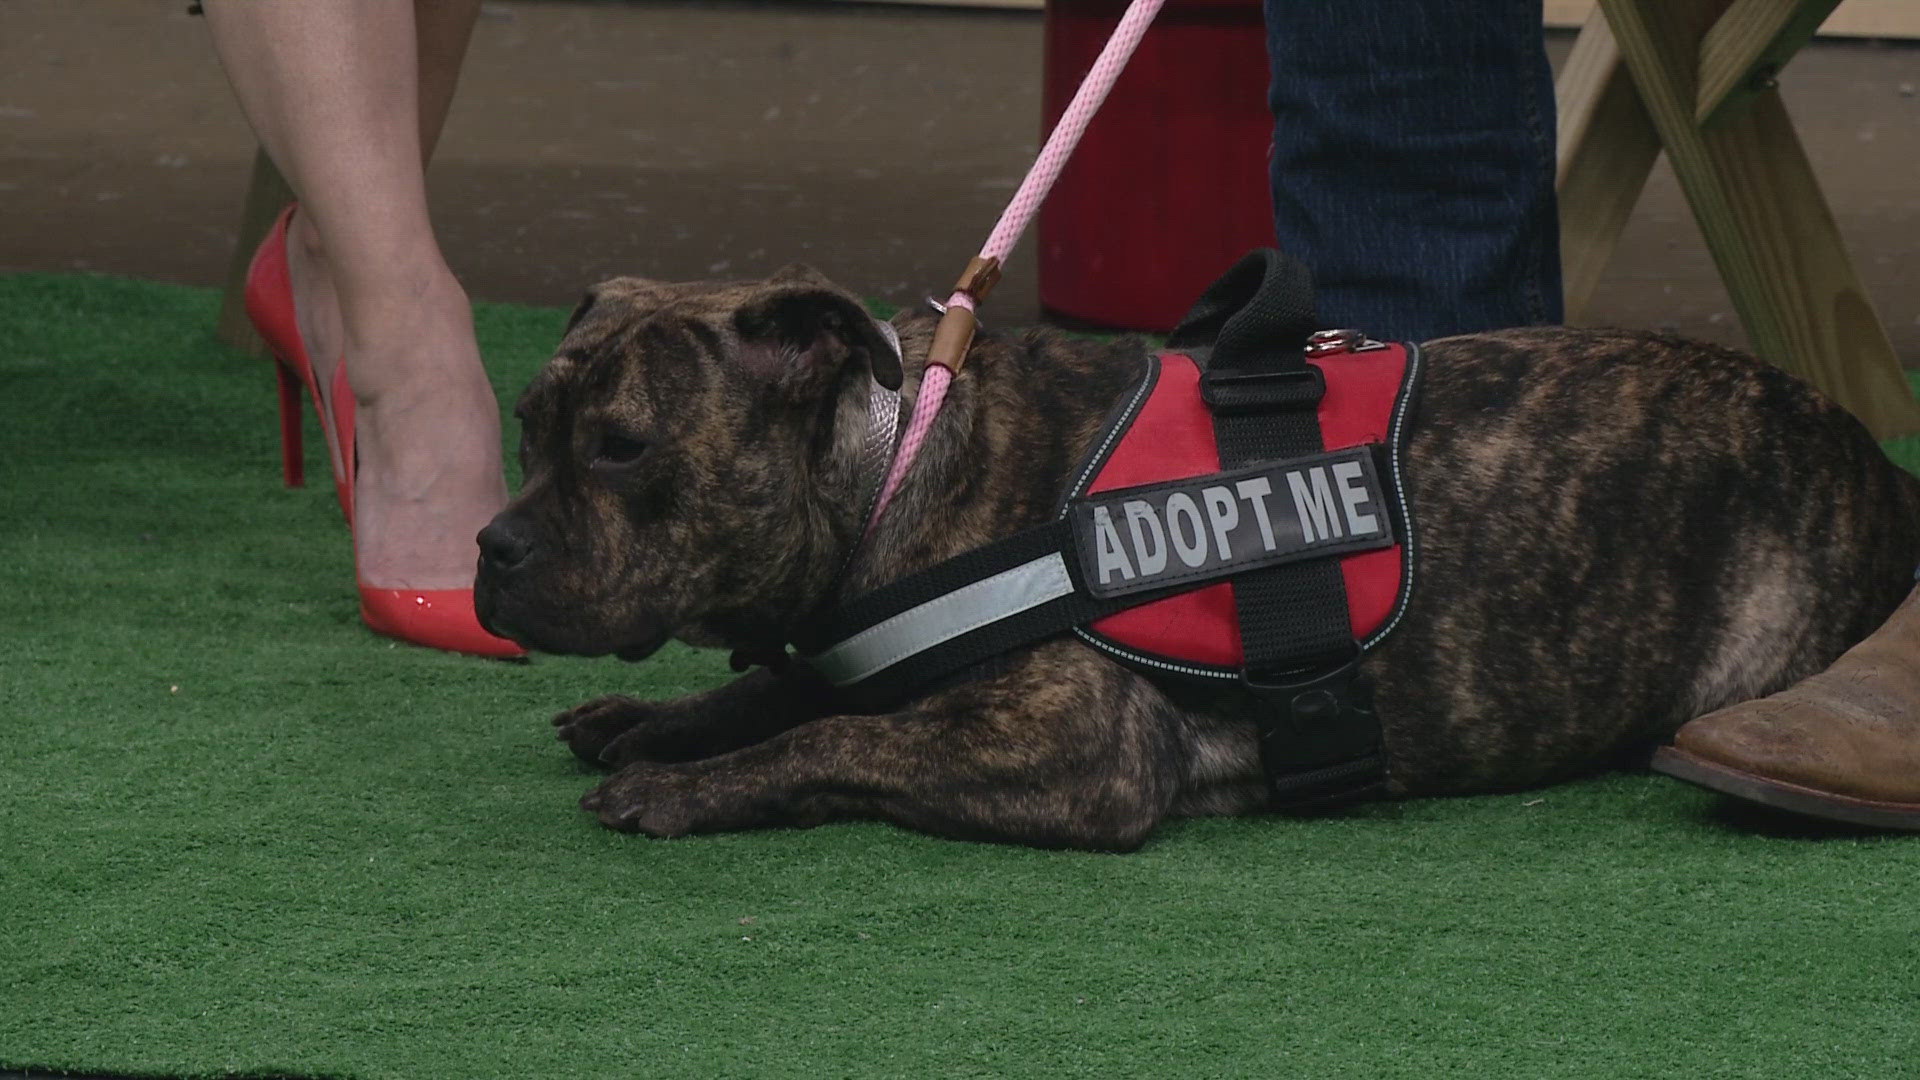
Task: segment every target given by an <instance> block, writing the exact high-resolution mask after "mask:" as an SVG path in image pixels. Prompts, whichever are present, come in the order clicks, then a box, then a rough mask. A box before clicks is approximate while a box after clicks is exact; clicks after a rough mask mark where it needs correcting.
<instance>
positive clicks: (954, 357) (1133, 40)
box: [867, 0, 1165, 532]
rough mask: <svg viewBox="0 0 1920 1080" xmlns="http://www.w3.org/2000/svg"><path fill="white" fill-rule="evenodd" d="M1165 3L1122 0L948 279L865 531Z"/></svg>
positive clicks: (915, 450)
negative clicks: (1048, 128)
mask: <svg viewBox="0 0 1920 1080" xmlns="http://www.w3.org/2000/svg"><path fill="white" fill-rule="evenodd" d="M1164 2H1165V0H1132V3H1131V4H1129V5H1128V6H1127V13H1126V14H1125V15H1123V16H1122V17H1121V19H1120V25H1119V26H1117V27H1115V28H1114V31H1113V36H1112V37H1110V38H1108V39H1107V44H1106V47H1105V48H1103V49H1101V50H1100V55H1099V56H1098V57H1097V58H1096V59H1095V60H1094V62H1093V67H1092V68H1091V69H1089V70H1088V72H1087V75H1086V78H1085V79H1083V80H1081V82H1080V89H1078V90H1076V91H1074V94H1073V101H1071V102H1070V103H1068V105H1067V109H1066V112H1064V113H1062V114H1061V115H1060V122H1059V123H1057V124H1055V125H1054V127H1053V133H1052V134H1050V135H1048V136H1047V144H1046V146H1044V147H1042V148H1041V150H1040V156H1039V158H1038V159H1036V160H1035V161H1034V163H1033V167H1032V168H1031V169H1028V170H1027V176H1026V179H1024V180H1022V181H1021V182H1020V189H1019V190H1018V191H1015V192H1014V193H1013V200H1012V201H1011V202H1009V203H1008V204H1007V208H1006V209H1005V210H1004V211H1002V212H1001V214H1000V221H999V223H998V224H996V225H995V226H994V227H993V233H992V234H991V235H989V236H988V237H987V242H986V245H985V246H984V247H982V248H981V249H980V254H979V255H978V256H976V257H975V258H974V259H973V260H972V261H971V262H969V263H968V264H967V268H966V270H965V271H963V272H962V273H961V275H960V280H959V282H958V283H957V284H955V285H954V289H953V295H952V296H949V297H948V298H947V308H946V311H945V312H944V313H943V314H942V315H941V318H940V325H939V327H938V328H937V329H936V330H935V331H934V334H933V346H932V347H931V348H930V349H929V350H928V352H927V367H926V370H925V371H924V372H922V374H921V376H920V393H919V396H918V397H916V398H915V399H914V402H913V417H912V419H910V420H909V421H908V422H907V433H906V435H905V436H903V437H902V438H901V440H900V449H899V451H898V452H897V453H895V454H894V458H893V467H892V469H890V470H889V471H888V472H887V482H886V483H885V485H883V486H882V487H881V489H880V498H879V499H878V501H876V502H875V504H874V507H873V516H872V517H870V518H869V519H868V520H867V531H868V532H872V531H873V528H874V525H875V524H876V523H878V522H879V520H880V515H881V514H883V513H885V512H886V509H887V504H888V503H889V502H890V501H892V499H893V495H894V492H895V491H897V490H898V489H899V487H900V481H901V478H903V477H905V476H906V475H907V470H908V469H909V468H911V467H912V465H913V460H914V458H915V457H917V456H919V453H920V445H921V443H923V442H925V441H926V438H927V432H928V430H929V429H931V428H932V427H933V418H934V416H935V415H936V414H937V413H938V412H939V411H940V404H941V402H943V401H945V400H946V397H947V387H948V385H949V384H951V383H952V382H953V376H954V374H955V373H956V372H958V371H959V370H960V365H961V364H963V363H965V362H966V357H967V347H968V346H969V345H971V344H972V343H973V332H974V328H975V326H976V325H977V321H976V320H975V318H974V309H975V307H976V306H977V305H978V304H979V303H980V302H981V301H983V300H985V299H986V298H987V293H989V292H991V291H992V289H993V286H994V284H995V283H996V282H998V281H999V280H1000V264H1001V262H1002V261H1004V260H1005V259H1006V257H1007V255H1008V254H1009V253H1010V252H1012V251H1013V245H1014V244H1016V243H1018V242H1019V240H1020V234H1021V233H1024V232H1026V231H1027V224H1028V223H1029V222H1031V221H1032V220H1033V215H1034V214H1035V213H1037V212H1038V211H1039V209H1040V204H1041V202H1043V201H1044V200H1045V199H1046V197H1047V192H1048V191H1050V190H1052V188H1053V182H1054V181H1055V180H1057V179H1059V177H1060V170H1061V169H1062V168H1064V167H1065V166H1066V164H1067V158H1068V157H1069V156H1071V155H1072V154H1073V148H1074V147H1075V146H1077V145H1079V143H1080V136H1081V135H1082V134H1084V133H1085V132H1086V130H1087V123H1088V121H1090V120H1092V119H1093V114H1094V113H1095V112H1096V111H1098V110H1099V108H1100V105H1101V103H1102V102H1104V101H1106V100H1107V93H1108V91H1110V90H1112V89H1113V83H1114V80H1115V79H1118V78H1119V77H1120V71H1121V69H1123V68H1125V67H1126V66H1127V60H1128V59H1129V58H1131V57H1132V56H1133V51H1134V49H1135V48H1136V47H1138V46H1139V44H1140V38H1141V36H1142V35H1144V34H1145V33H1146V32H1147V26H1148V24H1149V23H1151V22H1153V17H1154V16H1155V15H1157V14H1159V12H1160V6H1161V4H1163V3H1164Z"/></svg>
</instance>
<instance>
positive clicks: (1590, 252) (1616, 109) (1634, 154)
mask: <svg viewBox="0 0 1920 1080" xmlns="http://www.w3.org/2000/svg"><path fill="white" fill-rule="evenodd" d="M1553 92H1554V93H1553V96H1554V98H1555V99H1556V102H1557V104H1558V106H1559V112H1560V130H1559V161H1558V163H1557V164H1558V167H1557V169H1556V171H1555V179H1554V186H1555V189H1556V190H1557V192H1558V194H1559V201H1560V276H1561V280H1562V282H1563V287H1564V289H1565V293H1566V309H1567V315H1566V318H1567V321H1568V322H1569V323H1577V322H1579V321H1580V320H1581V318H1582V316H1584V315H1585V313H1586V307H1587V301H1589V300H1591V299H1592V298H1593V290H1594V288H1595V286H1597V285H1599V283H1600V275H1601V274H1602V273H1603V272H1605V270H1606V268H1607V262H1608V261H1609V260H1610V259H1612V258H1613V249H1614V246H1615V245H1616V244H1617V243H1618V242H1619V240H1620V232H1621V230H1622V229H1624V228H1626V225H1627V219H1628V218H1629V217H1631V216H1632V214H1633V206H1634V204H1635V203H1636V202H1638V201H1639V200H1640V191H1641V189H1642V188H1644V187H1646V184H1647V174H1648V173H1650V172H1652V171H1653V163H1654V161H1655V160H1656V159H1657V158H1658V157H1659V156H1660V134H1659V132H1656V131H1655V130H1654V129H1653V120H1652V118H1650V117H1649V116H1647V110H1646V107H1645V106H1643V105H1641V104H1640V92H1639V91H1638V90H1636V89H1634V86H1633V77H1632V76H1631V75H1629V74H1628V73H1627V69H1626V67H1625V65H1623V64H1622V63H1621V61H1620V49H1619V46H1617V45H1616V44H1615V43H1614V40H1613V31H1611V30H1609V29H1607V19H1606V16H1605V15H1604V14H1602V13H1601V12H1600V10H1599V9H1598V8H1595V9H1594V11H1593V14H1591V15H1589V16H1588V17H1587V22H1586V25H1585V26H1583V27H1581V29H1580V36H1579V38H1577V39H1576V40H1575V41H1574V43H1573V52H1572V53H1570V54H1568V56H1567V62H1566V65H1565V66H1563V67H1562V68H1561V69H1560V77H1559V79H1558V80H1556V81H1555V83H1554V87H1553Z"/></svg>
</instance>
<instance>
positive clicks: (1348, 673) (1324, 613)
mask: <svg viewBox="0 0 1920 1080" xmlns="http://www.w3.org/2000/svg"><path fill="white" fill-rule="evenodd" d="M1313 329H1314V313H1313V280H1312V276H1311V275H1310V274H1309V272H1308V271H1307V269H1306V267H1305V266H1303V265H1302V264H1300V263H1299V262H1297V261H1295V260H1293V259H1289V258H1287V257H1286V256H1284V255H1282V254H1280V253H1279V252H1277V251H1273V250H1271V249H1263V250H1260V251H1256V252H1253V253H1252V254H1250V255H1248V256H1247V257H1245V258H1243V259H1241V260H1240V262H1239V263H1237V264H1235V265H1234V267H1233V268H1232V269H1231V270H1229V271H1227V273H1226V274H1225V275H1224V276H1222V277H1221V278H1220V280H1218V281H1216V282H1215V283H1214V284H1213V285H1212V286H1210V287H1209V288H1208V289H1207V291H1206V292H1205V293H1204V294H1202V296H1201V297H1200V300H1199V301H1198V302H1197V303H1196V304H1195V305H1194V308H1193V310H1192V311H1191V312H1189V313H1188V315H1187V317H1186V318H1185V319H1184V320H1182V322H1181V324H1180V326H1178V327H1176V328H1175V329H1174V331H1173V334H1172V335H1171V336H1170V337H1169V339H1168V344H1169V346H1170V347H1178V346H1181V345H1186V346H1189V347H1194V346H1199V347H1203V348H1204V347H1205V346H1207V345H1211V349H1212V355H1211V360H1210V362H1209V364H1208V367H1207V371H1206V372H1205V373H1204V374H1203V375H1202V376H1201V383H1200V387H1201V390H1200V392H1201V396H1202V398H1203V399H1204V400H1205V401H1206V404H1207V407H1208V409H1209V410H1210V411H1211V412H1212V413H1213V427H1214V434H1215V438H1216V440H1217V442H1218V444H1219V448H1220V467H1221V468H1223V469H1237V468H1240V467H1242V466H1245V465H1251V464H1254V463H1256V462H1261V461H1271V460H1274V459H1277V458H1292V457H1301V456H1305V455H1308V454H1314V453H1318V452H1319V451H1321V450H1322V449H1324V448H1325V447H1324V444H1323V443H1322V441H1321V436H1320V423H1319V418H1318V415H1317V409H1318V407H1319V404H1320V400H1321V398H1322V397H1324V396H1325V394H1326V384H1325V381H1324V379H1323V378H1322V376H1321V374H1320V370H1319V369H1318V368H1316V367H1314V366H1313V365H1312V364H1309V363H1307V361H1306V353H1305V349H1306V346H1307V340H1308V338H1309V337H1310V336H1311V334H1312V332H1313ZM1233 595H1234V609H1235V615H1236V617H1237V618H1238V620H1239V624H1240V643H1241V649H1242V652H1243V654H1244V656H1245V667H1244V669H1243V670H1242V672H1241V681H1242V682H1243V683H1244V684H1245V685H1246V687H1247V689H1249V690H1250V691H1252V692H1253V693H1255V694H1257V695H1258V696H1260V697H1261V698H1262V699H1263V700H1265V701H1267V702H1269V703H1271V705H1272V706H1273V708H1272V711H1271V712H1268V713H1264V714H1262V719H1261V722H1260V736H1261V738H1260V743H1261V761H1262V763H1263V765H1264V767H1265V770H1266V776H1267V792H1268V797H1269V799H1270V801H1271V802H1272V803H1273V805H1274V806H1275V807H1277V808H1281V809H1314V808H1322V807H1326V806H1331V805H1337V804H1340V803H1346V802H1352V801H1355V800H1357V799H1361V798H1364V797H1367V796H1369V795H1373V794H1376V793H1377V792H1378V791H1379V790H1380V788H1381V787H1382V786H1383V785H1384V783H1385V781H1386V758H1385V756H1384V754H1383V752H1382V747H1381V740H1380V724H1379V719H1378V718H1377V717H1376V716H1375V715H1374V713H1373V707H1372V687H1371V685H1370V684H1369V681H1368V680H1366V679H1365V678H1364V677H1361V676H1359V675H1358V674H1357V672H1356V671H1355V667H1356V665H1357V663H1358V660H1359V657H1360V647H1359V645H1358V643H1357V642H1355V640H1354V636H1353V625H1352V622H1351V620H1350V619H1349V618H1348V615H1347V591H1346V584H1345V581H1344V580H1343V578H1342V577H1341V573H1340V567H1339V563H1338V562H1337V561H1336V560H1332V559H1316V560H1312V561H1308V562H1298V563H1290V564H1287V565H1283V566H1274V567H1268V568H1266V569H1260V570H1253V571H1249V572H1247V573H1244V574H1240V575H1238V576H1236V577H1235V578H1234V579H1233Z"/></svg>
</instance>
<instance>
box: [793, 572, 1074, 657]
mask: <svg viewBox="0 0 1920 1080" xmlns="http://www.w3.org/2000/svg"><path fill="white" fill-rule="evenodd" d="M1072 594H1073V579H1072V578H1071V577H1069V576H1068V574H1067V563H1066V560H1065V559H1064V558H1063V557H1062V556H1061V553H1060V552H1058V551H1053V552H1048V553H1047V554H1045V555H1042V556H1040V557H1039V558H1037V559H1034V560H1032V561H1030V562H1025V563H1021V564H1020V565H1019V566H1016V567H1013V568H1012V569H1010V570H1003V571H1001V572H1000V573H998V574H994V575H993V576H992V577H985V578H981V579H980V580H979V581H976V582H973V583H972V584H970V585H966V586H963V587H961V588H959V589H955V590H954V591H953V592H950V593H947V594H946V595H944V596H939V597H936V598H934V599H932V600H929V601H927V602H926V603H924V604H921V605H919V606H917V607H911V608H908V609H907V610H905V611H903V612H901V613H900V614H898V615H895V616H893V617H892V618H890V619H887V620H886V621H885V622H880V623H876V624H874V625H873V626H870V627H868V628H867V629H865V630H862V631H860V632H859V633H858V634H855V635H853V636H852V637H850V638H847V639H846V640H844V641H841V642H839V643H837V644H835V645H833V646H831V647H830V648H827V649H824V650H822V651H821V652H819V653H816V654H814V655H812V656H803V657H801V659H802V660H804V661H805V662H806V664H807V666H809V667H811V668H813V670H814V671H816V672H818V673H819V674H820V676H821V677H822V678H824V679H826V680H827V681H828V682H830V683H832V684H833V685H835V686H847V685H849V684H851V683H857V682H859V681H861V680H862V679H867V678H871V677H872V676H874V675H877V674H879V673H880V672H882V671H885V670H886V669H887V668H890V667H892V666H893V665H895V664H897V663H899V662H900V661H902V660H905V659H906V658H907V657H909V656H913V655H915V654H916V653H921V652H925V651H926V650H928V649H931V648H933V647H934V646H936V645H939V644H941V643H943V642H947V641H952V640H953V639H954V638H957V637H959V636H960V635H962V634H966V633H970V632H972V631H974V630H978V629H979V628H981V627H983V626H986V625H988V624H990V623H995V622H998V621H1000V620H1001V619H1005V618H1007V617H1009V616H1012V615H1018V614H1019V613H1021V612H1023V611H1026V610H1029V609H1031V608H1036V607H1039V606H1040V605H1041V604H1044V603H1047V602H1048V601H1050V600H1057V599H1059V598H1060V597H1063V596H1070V595H1072Z"/></svg>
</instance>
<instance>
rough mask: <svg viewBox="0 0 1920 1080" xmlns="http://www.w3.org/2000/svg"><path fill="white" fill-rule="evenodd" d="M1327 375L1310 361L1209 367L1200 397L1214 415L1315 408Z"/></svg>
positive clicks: (1323, 395)
mask: <svg viewBox="0 0 1920 1080" xmlns="http://www.w3.org/2000/svg"><path fill="white" fill-rule="evenodd" d="M1326 396H1327V377H1326V376H1325V375H1322V374H1321V373H1320V369H1319V368H1317V367H1314V366H1313V365H1311V364H1307V365H1303V366H1301V367H1297V368H1208V369H1207V370H1206V371H1205V372H1204V373H1203V374H1202V375H1201V376H1200V400H1201V401H1203V402H1206V405H1207V409H1208V410H1209V411H1210V412H1212V413H1213V415H1215V416H1245V415H1247V414H1249V413H1264V412H1274V411H1276V410H1280V409H1312V408H1318V407H1319V405H1320V399H1321V398H1324V397H1326Z"/></svg>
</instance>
